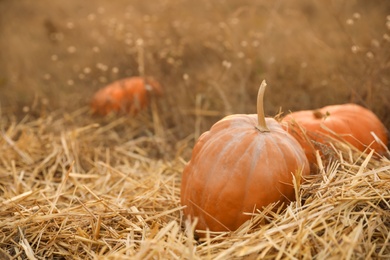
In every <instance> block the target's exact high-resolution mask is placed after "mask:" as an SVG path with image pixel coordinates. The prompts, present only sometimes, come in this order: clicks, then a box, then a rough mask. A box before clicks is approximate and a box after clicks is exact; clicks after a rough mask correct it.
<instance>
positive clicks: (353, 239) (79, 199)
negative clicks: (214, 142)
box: [0, 109, 390, 259]
mask: <svg viewBox="0 0 390 260" xmlns="http://www.w3.org/2000/svg"><path fill="white" fill-rule="evenodd" d="M151 122H156V120H150V118H148V115H146V113H145V114H141V115H139V116H138V117H137V118H135V119H131V118H126V117H111V118H106V119H97V118H93V117H91V116H90V114H89V113H88V112H87V111H86V110H85V109H82V110H79V111H76V112H74V113H73V114H61V113H56V112H53V113H50V114H48V115H45V116H41V117H38V118H34V117H32V116H26V117H25V118H24V119H23V120H21V121H17V120H16V119H13V118H12V117H5V116H4V115H3V116H2V117H1V118H0V128H1V137H0V258H1V259H243V258H245V259H247V258H248V259H262V258H269V259H312V258H317V259H364V258H366V259H370V258H389V257H390V241H389V240H390V232H389V229H390V205H389V203H390V182H389V180H390V161H389V160H388V159H386V158H381V159H377V158H375V157H374V155H373V154H369V155H362V154H359V153H357V152H355V151H353V150H351V148H350V147H347V146H345V145H342V144H340V147H338V148H337V149H336V148H335V149H333V150H332V151H329V156H328V159H329V160H328V161H326V162H325V161H320V162H321V163H322V164H320V167H319V171H318V174H317V175H314V176H312V177H311V178H310V179H308V180H307V182H306V183H304V184H303V185H301V186H300V187H299V192H297V196H298V200H297V202H294V203H291V204H290V205H289V206H288V207H287V209H286V210H285V211H280V212H277V213H272V212H271V211H270V208H267V209H264V211H262V212H254V213H248V214H253V219H252V221H251V222H250V223H246V224H244V225H243V226H242V227H241V228H240V229H239V230H238V231H236V232H234V233H230V234H227V235H226V234H221V235H220V236H217V237H215V238H210V236H206V237H208V238H206V239H204V240H201V241H196V240H195V239H194V237H193V225H191V224H189V223H186V222H184V221H183V220H182V215H181V209H182V207H181V206H180V179H181V171H182V169H183V166H184V163H185V159H187V157H188V156H187V155H188V152H190V151H191V144H190V143H188V144H187V143H186V142H187V141H186V140H183V141H182V142H179V143H177V144H175V145H172V144H171V143H170V142H168V141H167V140H168V139H169V138H166V137H164V136H163V134H164V131H162V129H159V125H158V124H153V123H151ZM157 133H159V134H157ZM165 134H166V133H165ZM184 154H187V155H184ZM258 223H261V225H257V224H258Z"/></svg>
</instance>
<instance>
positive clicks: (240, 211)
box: [181, 82, 309, 231]
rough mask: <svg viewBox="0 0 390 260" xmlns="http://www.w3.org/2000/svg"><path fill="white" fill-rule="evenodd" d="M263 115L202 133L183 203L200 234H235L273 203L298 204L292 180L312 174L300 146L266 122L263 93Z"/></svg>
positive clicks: (234, 119) (185, 179) (231, 119)
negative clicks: (205, 231)
mask: <svg viewBox="0 0 390 260" xmlns="http://www.w3.org/2000/svg"><path fill="white" fill-rule="evenodd" d="M264 89H265V82H263V83H262V85H261V87H260V89H259V95H258V101H257V102H258V103H257V106H258V114H257V115H256V114H252V115H245V114H237V115H230V116H227V117H225V118H223V119H222V120H220V121H218V122H217V123H215V124H214V125H213V126H212V127H211V129H210V130H209V131H207V132H205V133H203V134H202V135H201V136H200V138H199V139H198V141H197V143H196V144H195V147H194V149H193V151H192V157H191V160H190V161H189V162H188V164H187V165H186V167H185V168H184V171H183V175H182V184H181V204H182V205H185V206H186V207H185V208H184V215H185V216H186V217H190V218H191V219H194V218H197V219H198V222H197V229H200V230H206V229H207V228H208V229H210V230H211V231H227V230H236V229H237V228H238V227H239V226H240V225H241V224H243V223H244V222H245V221H247V220H248V219H249V218H250V216H248V215H245V214H244V212H253V211H254V210H255V208H257V209H261V208H262V207H263V206H267V205H269V204H270V203H273V202H278V201H279V202H289V201H291V200H294V199H295V193H294V186H293V175H295V177H296V178H297V179H298V180H300V179H301V175H300V174H302V175H308V174H309V167H308V161H307V159H306V156H305V154H304V152H303V150H302V148H301V147H300V145H299V143H298V142H297V141H296V140H295V139H294V138H293V137H292V136H291V135H290V134H288V133H287V132H286V131H285V130H284V129H283V128H282V127H281V125H280V124H279V123H278V122H277V121H276V120H275V119H273V118H264V112H263V101H262V99H263V94H264Z"/></svg>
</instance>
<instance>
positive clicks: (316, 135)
mask: <svg viewBox="0 0 390 260" xmlns="http://www.w3.org/2000/svg"><path fill="white" fill-rule="evenodd" d="M282 121H283V122H285V123H286V124H285V125H284V126H285V128H286V130H287V131H288V132H289V133H290V134H292V135H293V136H294V137H295V138H296V139H297V140H298V142H299V143H300V144H301V145H302V147H303V148H304V150H305V153H306V155H307V157H308V159H309V161H310V162H312V163H314V162H315V156H314V152H315V148H314V145H313V141H314V143H315V142H317V143H322V144H326V143H327V142H329V141H330V140H331V138H336V139H339V140H343V141H346V142H348V143H350V144H351V145H353V146H354V147H356V148H357V149H359V150H360V151H365V150H366V149H367V148H368V147H369V151H370V149H374V150H375V151H376V152H377V153H378V154H384V153H385V152H386V148H385V147H384V146H383V145H382V144H380V143H379V142H377V141H376V140H375V138H374V136H373V135H372V134H371V132H373V133H375V135H376V136H377V137H378V138H379V139H380V140H381V142H383V144H384V145H387V143H388V136H387V130H386V127H385V126H384V125H383V124H382V123H381V121H380V120H379V118H378V117H377V116H376V115H375V114H374V113H373V112H372V111H370V110H368V109H366V108H364V107H362V106H359V105H356V104H342V105H331V106H326V107H323V108H320V109H318V110H303V111H297V112H293V113H290V114H288V115H287V116H285V117H284V118H283V119H282ZM305 135H306V137H307V138H306V137H305ZM330 137H331V138H330Z"/></svg>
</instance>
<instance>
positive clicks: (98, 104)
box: [91, 77, 162, 115]
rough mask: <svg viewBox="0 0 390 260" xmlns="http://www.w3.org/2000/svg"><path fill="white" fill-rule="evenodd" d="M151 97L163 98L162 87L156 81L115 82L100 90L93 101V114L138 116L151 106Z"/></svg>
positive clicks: (139, 78) (142, 79) (133, 79)
mask: <svg viewBox="0 0 390 260" xmlns="http://www.w3.org/2000/svg"><path fill="white" fill-rule="evenodd" d="M151 95H156V96H161V95H162V88H161V85H160V84H159V83H158V82H157V81H156V80H154V79H151V78H147V79H146V84H145V79H144V78H142V77H130V78H124V79H121V80H117V81H114V82H113V83H111V84H109V85H107V86H106V87H104V88H102V89H100V90H98V91H97V92H96V93H95V94H94V96H93V98H92V101H91V108H92V113H93V114H98V115H108V114H110V113H128V114H131V115H136V114H137V113H138V112H139V111H140V110H142V109H144V108H145V107H147V106H148V105H149V102H150V98H151Z"/></svg>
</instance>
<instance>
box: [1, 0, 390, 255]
mask: <svg viewBox="0 0 390 260" xmlns="http://www.w3.org/2000/svg"><path fill="white" fill-rule="evenodd" d="M140 54H143V55H140ZM140 57H141V58H140ZM140 65H143V66H144V69H145V73H146V75H149V76H153V77H154V78H156V79H157V80H158V81H159V82H160V83H161V84H162V85H163V87H164V91H165V95H164V96H163V97H162V98H160V99H159V100H158V101H157V103H155V106H152V107H151V108H150V109H148V110H146V111H144V112H142V113H140V114H139V115H138V116H137V117H135V118H132V117H130V116H126V115H110V116H108V117H105V118H100V117H97V116H93V115H91V113H90V111H89V102H90V100H91V97H92V95H93V93H94V92H95V91H97V90H98V89H100V88H101V87H103V86H105V85H106V84H107V83H109V82H111V81H114V80H116V79H120V78H123V77H127V76H138V75H139V74H140ZM263 79H266V81H267V83H268V85H269V88H268V89H267V92H266V101H265V105H266V108H265V109H266V114H267V115H268V116H275V115H277V114H279V113H280V112H281V111H282V112H283V113H288V111H290V110H291V111H295V110H301V109H312V108H317V107H321V106H325V105H330V104H338V103H345V102H354V103H358V104H360V105H363V106H365V107H367V108H369V109H372V110H373V111H374V112H375V113H376V114H377V115H378V117H379V118H380V119H381V120H382V121H383V122H384V124H385V125H386V127H387V128H388V129H390V113H389V111H390V1H386V0H371V1H365V0H351V1H346V0H319V1H309V0H300V1H298V0H289V1H287V0H285V1H282V0H277V1H266V0H242V1H234V0H214V1H205V0H200V1H190V0H158V1H136V0H126V1H125V0H116V1H104V0H95V1H88V2H87V1H76V0H68V1H59V0H39V1H30V0H18V1H14V0H0V134H1V136H0V258H1V259H15V258H18V259H27V258H28V259H36V258H37V259H129V257H132V258H131V259H229V258H232V259H241V258H243V257H245V256H246V257H248V259H256V258H261V257H269V258H270V259H282V258H289V259H292V258H294V257H296V258H298V259H312V258H318V259H363V258H367V259H368V258H370V257H372V258H388V257H389V255H390V247H389V246H388V241H389V239H390V236H389V234H390V224H389V223H390V215H389V214H388V212H389V204H388V201H389V199H390V194H389V190H390V186H389V185H390V184H389V183H390V182H389V169H390V162H389V160H388V159H386V158H382V159H380V160H379V159H374V158H372V157H371V155H361V154H360V153H356V152H355V151H353V150H352V151H351V150H350V149H349V150H348V149H346V148H345V147H344V148H345V149H344V150H342V151H333V157H332V159H333V161H332V162H331V163H329V162H324V164H323V165H320V167H319V172H320V173H321V174H318V175H317V176H314V177H313V179H311V180H308V182H307V183H306V184H305V185H303V186H302V187H301V188H300V190H299V192H298V193H299V194H298V195H297V196H298V202H297V203H291V205H289V207H288V208H287V210H286V212H278V213H270V212H269V209H266V210H265V212H268V214H270V216H267V217H265V215H262V214H258V215H257V221H259V222H262V221H264V219H266V221H268V220H272V221H271V222H269V224H267V225H265V226H262V227H258V226H256V225H255V224H254V225H253V226H251V225H252V224H246V225H244V226H243V227H242V228H241V229H240V230H239V231H237V232H236V233H233V234H231V236H230V237H228V238H227V239H221V240H218V239H217V240H215V241H206V242H204V243H202V244H199V243H197V242H196V241H195V240H194V238H193V236H192V229H191V226H189V224H188V223H187V224H186V223H183V222H182V218H181V217H182V216H181V213H180V212H181V209H182V208H181V206H180V179H181V172H182V169H183V166H184V164H185V162H186V161H187V160H189V159H190V155H191V150H192V147H193V144H194V142H195V140H196V138H197V137H198V136H199V135H200V134H201V133H202V132H204V131H206V130H208V129H209V128H210V126H211V125H212V124H213V123H215V122H216V121H217V120H219V119H221V118H222V117H223V116H225V115H228V114H232V113H251V114H252V113H255V111H256V107H255V103H256V102H255V101H256V94H257V90H258V87H259V84H260V83H261V81H262V80H263ZM356 120H359V119H358V118H356ZM335 158H336V159H335ZM367 180H368V181H367ZM301 201H302V203H303V205H301ZM304 202H306V203H304ZM279 213H280V214H279ZM307 227H309V228H307ZM192 228H193V227H192Z"/></svg>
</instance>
